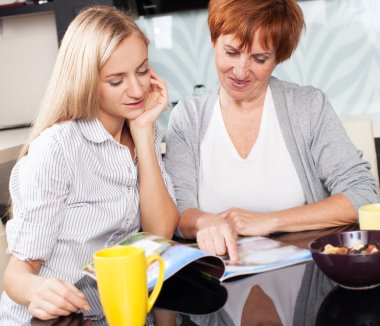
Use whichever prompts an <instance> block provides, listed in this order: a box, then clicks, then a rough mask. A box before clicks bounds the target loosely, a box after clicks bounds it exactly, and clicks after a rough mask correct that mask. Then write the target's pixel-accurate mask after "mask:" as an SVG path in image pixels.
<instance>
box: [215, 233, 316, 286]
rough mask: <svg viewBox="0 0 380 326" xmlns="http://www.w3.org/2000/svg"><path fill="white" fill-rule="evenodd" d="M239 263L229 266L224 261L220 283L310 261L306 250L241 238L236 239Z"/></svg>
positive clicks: (263, 238)
mask: <svg viewBox="0 0 380 326" xmlns="http://www.w3.org/2000/svg"><path fill="white" fill-rule="evenodd" d="M238 251H239V255H240V261H239V262H238V263H237V264H230V263H229V261H228V260H227V259H225V264H226V271H225V273H224V275H223V277H222V278H221V281H224V280H226V279H229V278H232V277H236V276H240V275H247V274H255V273H261V272H266V271H270V270H273V269H278V268H281V267H285V266H290V265H295V264H299V263H302V262H306V261H309V260H311V259H312V257H311V253H310V251H309V250H307V249H302V248H299V247H296V246H292V245H288V244H285V243H283V242H279V241H276V240H273V239H269V238H266V237H259V236H257V237H243V238H239V239H238Z"/></svg>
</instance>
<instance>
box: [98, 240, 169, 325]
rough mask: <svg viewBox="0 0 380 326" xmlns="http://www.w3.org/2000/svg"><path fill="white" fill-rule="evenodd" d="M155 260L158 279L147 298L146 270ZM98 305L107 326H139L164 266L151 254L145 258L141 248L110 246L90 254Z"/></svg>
mask: <svg viewBox="0 0 380 326" xmlns="http://www.w3.org/2000/svg"><path fill="white" fill-rule="evenodd" d="M154 261H158V263H159V276H158V279H157V283H156V285H155V287H154V289H153V291H152V293H151V295H150V296H149V297H148V288H147V267H148V266H149V265H150V264H151V263H153V262H154ZM94 263H95V271H96V276H97V282H98V290H99V296H100V302H101V303H102V307H103V310H104V314H105V316H106V319H107V322H108V324H109V325H110V326H124V325H128V326H143V325H145V322H146V316H147V313H148V312H149V311H150V310H151V309H152V307H153V304H154V302H155V301H156V299H157V297H158V294H159V293H160V290H161V288H162V283H163V281H164V273H165V265H164V261H163V260H162V258H161V257H160V256H159V255H157V254H153V255H151V256H149V257H145V251H144V249H143V248H139V247H133V246H120V247H111V248H107V249H103V250H100V251H97V252H96V253H95V254H94Z"/></svg>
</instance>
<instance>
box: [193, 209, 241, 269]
mask: <svg viewBox="0 0 380 326" xmlns="http://www.w3.org/2000/svg"><path fill="white" fill-rule="evenodd" d="M197 227H198V232H197V234H196V237H197V242H198V246H199V248H200V249H201V250H203V251H206V252H208V253H210V254H213V255H219V256H221V255H225V254H227V253H228V254H229V256H230V260H231V262H232V263H236V262H237V261H239V254H238V251H237V242H236V237H237V235H236V231H235V229H234V227H233V225H232V224H231V223H230V222H229V221H228V220H226V219H222V218H220V217H219V216H217V215H213V214H203V215H202V216H201V217H199V219H198V222H197Z"/></svg>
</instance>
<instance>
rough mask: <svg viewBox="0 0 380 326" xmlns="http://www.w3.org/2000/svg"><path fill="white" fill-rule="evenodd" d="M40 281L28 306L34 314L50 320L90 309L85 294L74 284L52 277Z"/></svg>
mask: <svg viewBox="0 0 380 326" xmlns="http://www.w3.org/2000/svg"><path fill="white" fill-rule="evenodd" d="M39 282H40V283H39V284H37V286H38V289H37V291H35V293H34V294H33V296H32V298H31V300H30V304H29V306H28V311H29V313H30V314H31V315H32V316H34V317H36V318H39V319H42V320H48V319H53V318H57V317H59V316H68V315H70V314H71V313H73V312H76V311H78V310H84V311H89V310H90V306H89V304H88V302H87V300H86V297H85V295H84V294H83V293H82V292H80V291H79V290H78V289H77V288H76V287H75V286H74V285H72V284H70V283H67V282H64V281H60V280H56V279H52V278H49V279H45V278H40V281H39Z"/></svg>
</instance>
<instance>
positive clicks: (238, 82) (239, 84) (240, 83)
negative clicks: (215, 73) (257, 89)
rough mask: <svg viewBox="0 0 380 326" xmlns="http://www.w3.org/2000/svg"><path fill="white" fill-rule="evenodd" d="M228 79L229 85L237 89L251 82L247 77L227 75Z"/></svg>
mask: <svg viewBox="0 0 380 326" xmlns="http://www.w3.org/2000/svg"><path fill="white" fill-rule="evenodd" d="M229 81H230V84H231V86H232V87H233V88H237V89H244V88H246V87H248V86H249V85H250V84H251V81H250V80H247V79H236V78H232V77H229Z"/></svg>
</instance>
